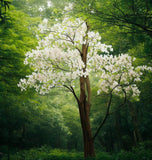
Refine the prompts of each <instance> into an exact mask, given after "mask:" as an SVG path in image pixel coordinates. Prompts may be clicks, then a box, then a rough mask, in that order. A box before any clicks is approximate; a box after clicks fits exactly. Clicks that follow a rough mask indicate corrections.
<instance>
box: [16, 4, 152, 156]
mask: <svg viewBox="0 0 152 160" xmlns="http://www.w3.org/2000/svg"><path fill="white" fill-rule="evenodd" d="M71 7H72V6H71V5H69V8H71ZM40 30H41V32H43V33H44V32H49V34H48V36H47V37H45V39H42V40H40V42H39V46H38V47H37V49H36V50H32V51H31V52H28V53H27V54H26V58H25V61H24V63H25V64H29V65H30V66H31V67H32V68H33V69H34V71H33V72H32V74H31V75H28V76H27V77H26V78H25V79H21V80H20V82H19V84H18V86H19V87H21V90H26V88H27V87H34V88H35V90H36V91H37V92H39V93H40V94H49V92H50V90H51V89H52V88H54V87H65V88H66V89H68V90H69V91H70V92H71V93H72V94H73V95H74V97H75V99H76V101H77V104H78V107H79V113H80V120H81V127H82V131H83V141H84V157H92V156H95V151H94V146H93V141H94V139H95V137H96V136H97V134H98V133H99V130H100V129H101V126H102V125H103V123H104V122H105V120H106V118H107V116H108V115H109V110H110V105H111V101H112V95H113V94H117V95H120V96H121V97H125V99H126V96H131V97H133V98H137V97H138V96H139V93H140V91H139V90H138V87H137V86H136V84H135V83H136V82H138V81H140V80H141V79H140V76H141V74H142V72H141V71H142V70H145V69H146V70H150V71H151V70H152V69H151V67H146V66H142V67H133V66H132V62H133V61H134V60H135V59H134V58H132V57H130V56H129V55H127V54H126V55H123V54H122V55H119V56H117V57H116V56H115V57H113V56H112V55H110V54H109V52H111V51H112V50H113V49H112V46H111V45H105V44H102V43H101V42H100V40H101V37H100V35H99V33H98V32H93V31H91V30H90V26H89V23H88V21H87V20H82V19H80V18H76V19H73V18H71V17H66V16H65V18H64V19H63V21H62V22H61V23H57V24H55V25H54V26H52V27H49V26H48V23H47V20H46V19H45V20H44V22H43V24H41V25H40ZM99 53H100V54H99ZM101 53H106V54H101ZM94 73H96V76H97V77H99V80H98V82H97V84H98V87H99V90H98V94H100V93H101V92H105V93H107V94H109V95H110V100H109V103H108V106H107V108H108V110H107V115H106V117H105V119H104V122H103V123H102V124H101V125H100V126H99V129H98V130H97V132H96V134H95V136H92V132H91V126H90V119H89V114H90V109H91V86H90V80H89V75H92V74H94ZM77 79H79V86H80V93H79V97H78V95H77V93H76V92H75V90H74V87H73V85H74V83H75V80H77Z"/></svg>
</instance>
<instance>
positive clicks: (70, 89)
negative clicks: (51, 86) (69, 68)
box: [63, 85, 79, 104]
mask: <svg viewBox="0 0 152 160" xmlns="http://www.w3.org/2000/svg"><path fill="white" fill-rule="evenodd" d="M63 86H64V87H65V88H67V89H68V90H69V91H70V92H71V93H72V94H73V95H74V97H75V99H76V100H77V103H78V104H79V99H78V97H77V95H76V93H75V91H74V88H73V87H72V86H70V87H69V86H67V85H63Z"/></svg>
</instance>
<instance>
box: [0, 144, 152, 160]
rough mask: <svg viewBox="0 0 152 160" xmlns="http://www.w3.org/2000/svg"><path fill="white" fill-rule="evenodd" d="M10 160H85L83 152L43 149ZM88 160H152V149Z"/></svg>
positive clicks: (124, 152) (100, 156)
mask: <svg viewBox="0 0 152 160" xmlns="http://www.w3.org/2000/svg"><path fill="white" fill-rule="evenodd" d="M2 160H8V155H7V154H5V156H4V157H3V158H2ZM10 160H84V158H83V152H77V151H70V152H69V151H67V150H61V149H50V148H49V147H41V148H32V149H30V150H23V151H20V152H16V153H15V154H12V155H10ZM86 160H152V148H151V147H148V148H146V147H145V146H144V145H140V146H139V147H137V148H133V149H132V150H131V151H120V152H119V153H114V154H110V153H107V152H97V153H96V157H95V158H93V157H92V158H88V159H86Z"/></svg>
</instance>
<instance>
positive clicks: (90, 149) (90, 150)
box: [78, 77, 95, 158]
mask: <svg viewBox="0 0 152 160" xmlns="http://www.w3.org/2000/svg"><path fill="white" fill-rule="evenodd" d="M87 82H89V79H88V77H86V78H85V77H80V99H79V103H78V106H79V113H80V120H81V127H82V132H83V142H84V157H85V158H87V157H95V151H94V144H93V138H92V133H91V125H90V119H89V112H90V107H91V104H90V102H89V101H90V90H89V88H90V85H89V83H87ZM85 87H87V91H89V92H87V93H88V98H87V95H86V89H85Z"/></svg>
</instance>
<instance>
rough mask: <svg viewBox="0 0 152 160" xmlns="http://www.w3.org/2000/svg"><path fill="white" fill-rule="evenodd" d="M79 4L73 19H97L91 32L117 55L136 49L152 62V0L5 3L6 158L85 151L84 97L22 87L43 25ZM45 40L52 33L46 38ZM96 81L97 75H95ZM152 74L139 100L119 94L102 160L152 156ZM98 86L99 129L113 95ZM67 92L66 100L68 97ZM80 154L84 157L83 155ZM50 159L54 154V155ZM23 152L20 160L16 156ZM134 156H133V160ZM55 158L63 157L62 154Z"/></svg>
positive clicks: (2, 103)
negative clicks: (81, 105) (79, 104)
mask: <svg viewBox="0 0 152 160" xmlns="http://www.w3.org/2000/svg"><path fill="white" fill-rule="evenodd" d="M69 2H70V3H73V5H74V7H73V9H72V10H71V11H69V13H67V14H70V15H71V16H73V17H87V18H88V17H89V20H90V24H91V29H92V30H96V31H98V32H99V33H100V34H101V36H102V39H101V41H102V42H103V43H106V44H111V45H112V46H113V49H114V52H113V55H118V54H121V53H128V54H129V55H131V56H134V57H136V58H137V61H136V63H137V64H136V65H144V64H146V65H149V66H151V63H152V2H151V1H150V0H140V1H139V0H125V1H124V0H117V1H116V0H106V1H105V0H95V1H92V0H69V1H68V0H63V1H62V2H61V1H60V0H56V1H54V0H52V1H49V0H39V1H37V0H13V1H8V0H7V1H5V0H1V1H0V156H1V158H3V159H31V160H34V159H40V158H41V159H51V156H54V157H55V156H58V159H59V158H60V157H64V159H66V158H67V159H68V157H69V158H70V156H71V157H72V156H73V157H77V159H81V158H82V157H83V156H82V154H81V152H82V151H83V145H82V142H83V140H82V139H83V137H82V131H81V126H80V120H79V113H78V107H77V104H76V101H75V100H74V98H73V96H72V95H71V94H70V93H69V92H68V91H67V90H66V89H65V90H61V89H53V90H52V91H51V93H50V94H48V95H46V96H41V95H39V94H37V93H36V92H35V91H34V90H33V89H28V90H27V91H26V92H21V91H20V88H18V86H17V84H18V82H19V80H20V79H21V78H23V77H25V76H26V75H28V74H29V73H31V69H30V68H29V67H28V66H25V65H24V63H23V61H24V58H25V54H26V52H28V51H30V50H31V49H35V48H36V46H37V44H38V39H37V34H39V33H38V25H39V24H40V23H41V22H42V20H43V19H45V18H47V19H49V20H50V23H51V24H54V23H56V21H60V20H61V19H62V17H63V12H62V11H63V10H64V8H65V6H68V4H69ZM41 36H42V37H44V36H45V35H41ZM92 78H93V81H94V82H96V78H95V77H92ZM151 78H152V75H151V74H150V73H148V72H145V73H144V75H143V77H142V82H140V83H139V84H138V87H139V88H140V90H141V94H140V97H139V99H140V100H139V101H127V102H126V104H125V105H124V106H123V107H121V108H119V109H118V110H117V106H118V105H119V104H120V103H121V102H122V99H120V98H119V97H115V98H114V100H113V102H112V111H114V112H112V114H111V115H110V116H109V117H108V119H107V121H106V123H105V124H104V126H103V127H102V129H101V131H100V133H99V135H98V136H97V137H96V140H95V142H94V145H95V149H96V150H97V152H98V153H99V154H98V155H97V158H99V157H100V159H101V157H103V158H102V159H105V160H106V158H107V159H109V160H110V159H119V158H120V159H122V160H123V159H125V158H126V160H129V158H130V157H131V158H132V159H135V160H136V159H138V158H140V159H141V157H142V159H146V160H150V159H151V158H152V153H151V150H152V142H151V140H152V136H151V132H152V125H151V122H152V82H151ZM96 93H97V88H96V86H95V85H93V86H92V96H93V97H92V102H93V104H92V105H93V106H95V107H93V108H92V109H91V114H90V117H91V126H92V132H93V133H95V132H96V129H97V128H98V126H99V124H100V123H101V121H102V119H104V116H105V113H106V107H105V106H106V103H107V101H106V98H105V96H97V94H96ZM61 97H62V98H61ZM79 155H80V157H79ZM49 156H50V157H49ZM14 157H15V158H14ZM131 158H130V159H131ZM54 159H55V158H54Z"/></svg>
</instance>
